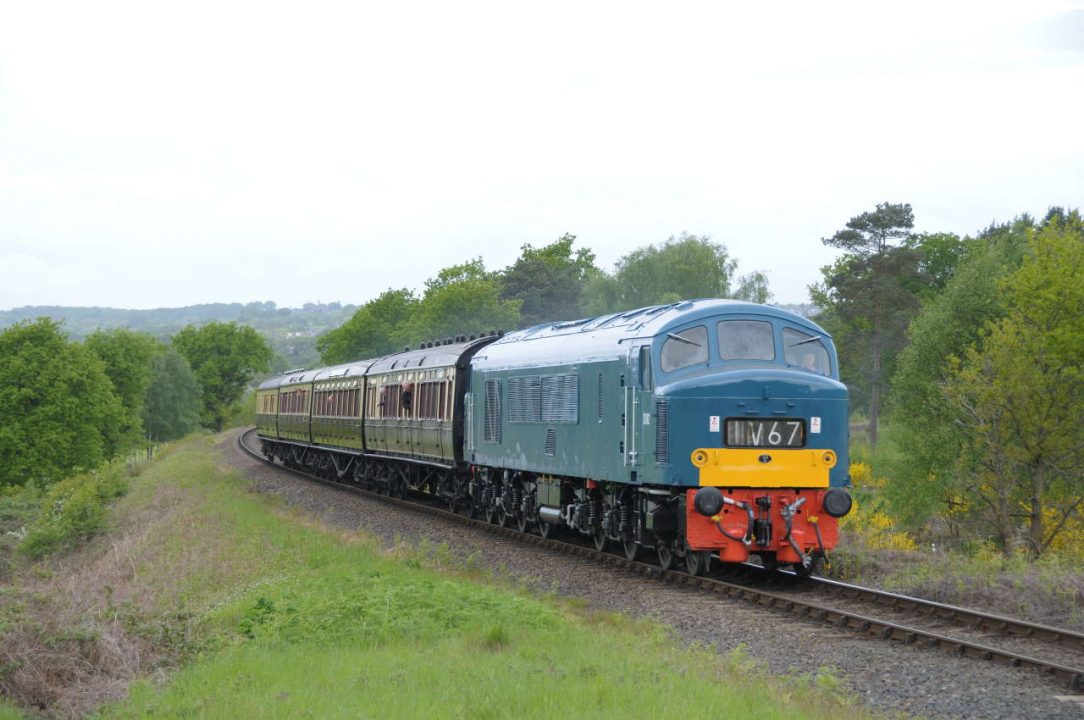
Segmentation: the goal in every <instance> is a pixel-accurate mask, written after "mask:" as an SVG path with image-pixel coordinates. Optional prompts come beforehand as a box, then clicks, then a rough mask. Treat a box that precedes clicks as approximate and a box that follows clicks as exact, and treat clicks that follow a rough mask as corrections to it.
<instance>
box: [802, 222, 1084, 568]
mask: <svg viewBox="0 0 1084 720" xmlns="http://www.w3.org/2000/svg"><path fill="white" fill-rule="evenodd" d="M913 226H914V216H913V211H912V208H911V206H910V205H908V204H890V203H885V204H881V205H877V206H876V208H875V209H874V210H872V211H869V212H865V213H862V214H860V215H857V216H855V217H853V218H851V220H850V221H849V222H848V223H847V224H846V227H845V228H844V229H842V230H840V231H839V232H837V233H835V234H834V235H832V236H831V237H829V238H823V239H822V242H824V243H825V244H827V245H830V246H832V247H836V248H839V249H840V250H842V251H843V253H842V255H841V256H840V257H839V258H838V259H837V260H836V262H835V263H833V264H832V265H830V266H827V267H825V268H823V269H822V276H823V279H822V281H821V282H820V283H818V284H816V285H814V286H813V287H811V288H810V290H811V293H812V295H813V299H814V302H815V303H816V304H817V305H818V306H819V307H820V308H822V311H821V313H820V315H819V316H818V317H817V319H818V320H819V321H820V322H821V324H822V325H823V326H824V327H825V328H826V329H827V330H829V332H831V333H832V334H833V336H834V337H835V340H836V343H837V345H838V346H839V350H840V358H841V374H842V377H843V380H844V381H845V382H846V383H847V384H848V386H849V387H850V388H851V390H852V394H851V396H852V410H857V411H858V412H860V413H864V414H865V415H866V416H867V417H868V420H869V425H868V427H869V433H868V439H869V444H870V446H871V449H872V452H873V457H874V460H875V464H879V465H880V466H881V467H880V468H878V469H879V470H883V471H884V472H885V474H886V477H887V485H886V487H885V493H884V498H883V502H885V503H886V505H887V508H888V511H889V513H890V514H891V515H893V516H894V517H897V518H899V519H900V520H901V521H902V522H904V523H905V524H906V525H907V526H908V527H910V528H911V529H913V530H915V531H919V532H921V533H924V534H925V535H926V536H929V537H931V538H933V539H942V540H944V539H949V540H955V541H960V542H968V541H971V540H975V539H978V540H992V541H993V542H995V543H996V544H997V546H998V547H1000V548H1001V549H1002V550H1003V551H1004V552H1006V553H1010V552H1013V551H1014V550H1016V549H1018V548H1024V549H1025V550H1026V551H1027V552H1029V553H1030V554H1031V555H1033V556H1038V555H1041V554H1042V553H1044V552H1046V551H1047V550H1048V549H1049V548H1050V547H1051V545H1052V544H1053V543H1054V542H1055V541H1056V539H1057V538H1058V535H1059V533H1061V532H1062V531H1063V530H1064V529H1065V528H1066V527H1067V526H1068V525H1069V524H1070V523H1071V521H1073V520H1074V519H1077V521H1079V516H1080V512H1081V509H1082V507H1084V473H1082V472H1081V469H1080V468H1081V467H1082V466H1084V372H1082V364H1081V358H1082V357H1084V224H1082V221H1081V216H1080V213H1079V211H1078V210H1071V211H1066V210H1064V209H1062V208H1052V209H1051V210H1050V211H1049V212H1048V213H1047V214H1046V216H1045V217H1044V218H1043V219H1042V220H1035V219H1034V218H1032V217H1030V216H1028V215H1023V216H1020V217H1018V218H1016V219H1015V220H1013V221H1011V222H1007V223H1002V224H994V225H991V226H990V227H988V228H986V229H984V230H982V231H981V232H979V233H977V234H976V235H975V236H974V237H963V238H961V237H958V236H956V235H954V234H952V233H925V234H919V233H914V232H912V228H913ZM883 419H885V420H887V422H886V423H885V426H886V428H889V429H890V436H891V437H890V440H891V443H890V446H891V447H889V448H881V447H879V443H880V437H879V427H880V426H881V424H882V420H883Z"/></svg>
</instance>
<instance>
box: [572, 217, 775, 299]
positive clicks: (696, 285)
mask: <svg viewBox="0 0 1084 720" xmlns="http://www.w3.org/2000/svg"><path fill="white" fill-rule="evenodd" d="M737 266H738V263H737V261H736V260H733V259H732V258H731V257H730V255H729V254H728V253H727V250H726V248H725V247H724V246H723V245H720V244H719V243H715V242H712V240H711V238H710V237H708V236H706V235H705V236H699V237H698V236H696V235H689V234H687V233H682V234H681V235H680V236H678V237H676V238H675V237H671V238H669V239H668V240H667V241H666V242H664V243H662V244H661V245H649V246H647V247H644V248H639V249H637V250H633V251H632V252H631V253H629V254H627V255H625V256H623V257H622V258H621V259H620V260H618V261H617V267H616V270H615V272H614V275H613V276H612V277H604V278H599V279H598V280H596V281H594V282H592V283H591V284H590V285H589V287H588V290H587V294H588V297H589V303H588V304H589V305H590V308H589V309H590V311H591V312H592V313H605V312H617V311H620V310H631V309H632V308H637V307H644V306H646V305H661V304H664V303H670V302H677V301H679V300H690V299H693V298H717V297H721V298H738V299H742V300H751V301H753V302H767V301H768V300H769V299H770V297H771V295H770V293H769V292H768V283H767V278H765V276H764V275H763V274H762V273H759V272H754V273H752V274H751V275H748V276H745V277H742V278H736V277H735V271H736V270H737ZM734 280H737V281H738V283H737V291H734V290H732V288H731V283H732V282H733V281H734Z"/></svg>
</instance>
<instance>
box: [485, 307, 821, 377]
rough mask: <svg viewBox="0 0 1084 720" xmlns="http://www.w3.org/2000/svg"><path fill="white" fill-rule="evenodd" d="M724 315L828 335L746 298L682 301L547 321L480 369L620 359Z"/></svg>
mask: <svg viewBox="0 0 1084 720" xmlns="http://www.w3.org/2000/svg"><path fill="white" fill-rule="evenodd" d="M725 315H759V316H762V317H777V318H781V319H784V320H786V321H787V322H790V323H792V324H794V325H798V326H801V327H805V328H806V329H808V330H809V331H811V332H813V333H816V334H819V335H822V336H824V337H828V333H826V332H825V331H824V330H823V329H822V328H821V327H820V326H819V325H817V324H816V323H814V322H812V321H811V320H808V319H806V318H804V317H802V316H801V315H796V314H794V313H792V312H788V311H786V310H781V309H779V308H777V307H773V306H771V305H761V304H758V303H751V302H745V301H741V300H722V299H701V300H683V301H681V302H676V303H670V304H668V305H651V306H648V307H642V308H637V309H635V310H629V311H626V312H621V313H613V314H610V315H599V316H598V317H592V318H584V319H582V320H573V321H568V322H556V323H543V324H541V325H535V326H534V327H530V328H527V329H525V330H519V331H517V332H514V333H509V334H507V335H505V336H504V337H503V338H501V339H500V340H498V341H497V342H495V343H493V344H492V345H490V346H489V347H488V348H486V349H484V350H482V351H481V352H479V353H478V355H476V356H475V361H474V364H475V365H476V366H477V367H479V368H480V369H485V370H495V369H498V368H502V367H507V366H509V365H511V364H514V365H517V366H522V365H530V364H538V365H543V364H547V365H548V364H568V363H570V362H583V361H599V360H616V359H620V358H624V357H626V356H627V355H628V350H629V346H628V344H627V343H628V342H629V341H630V340H635V339H645V340H646V339H649V338H653V337H655V336H657V335H661V334H663V333H666V332H669V331H671V330H674V329H678V328H680V327H683V326H685V325H687V324H688V323H690V322H695V321H696V320H700V319H703V318H709V317H710V318H718V317H721V316H725Z"/></svg>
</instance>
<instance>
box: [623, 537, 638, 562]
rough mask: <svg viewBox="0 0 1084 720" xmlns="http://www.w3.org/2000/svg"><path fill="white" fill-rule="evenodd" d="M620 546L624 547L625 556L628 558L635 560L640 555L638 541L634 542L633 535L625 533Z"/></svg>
mask: <svg viewBox="0 0 1084 720" xmlns="http://www.w3.org/2000/svg"><path fill="white" fill-rule="evenodd" d="M621 544H622V546H623V547H624V548H625V557H626V558H627V559H629V560H635V559H636V558H638V557H640V543H638V542H636V538H635V537H634V536H633V535H626V536H625V537H624V538H623V539H622V541H621Z"/></svg>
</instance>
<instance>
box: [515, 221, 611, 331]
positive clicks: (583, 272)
mask: <svg viewBox="0 0 1084 720" xmlns="http://www.w3.org/2000/svg"><path fill="white" fill-rule="evenodd" d="M575 241H576V236H575V235H570V234H568V233H566V234H564V235H562V236H561V237H560V238H558V239H557V240H556V241H554V242H553V243H550V244H549V245H546V246H545V247H542V248H535V247H533V246H531V245H530V244H526V245H524V246H523V248H522V251H523V252H522V254H521V255H520V256H519V258H518V259H517V260H516V262H515V263H513V264H512V265H511V266H510V267H508V268H506V269H505V271H504V273H503V275H502V277H501V283H502V285H501V299H502V300H520V301H521V302H522V306H521V307H520V313H521V317H520V324H521V325H522V326H524V327H530V326H532V325H537V324H539V323H542V322H547V321H550V322H552V321H554V320H574V319H576V318H580V317H583V315H584V307H583V291H584V286H585V285H586V283H587V282H588V281H589V280H590V279H591V278H593V277H596V276H597V275H599V273H600V271H599V269H598V268H597V267H595V254H594V253H593V252H591V251H590V250H589V249H587V248H579V249H578V250H576V251H575V252H573V250H572V244H573V243H574V242H575Z"/></svg>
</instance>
